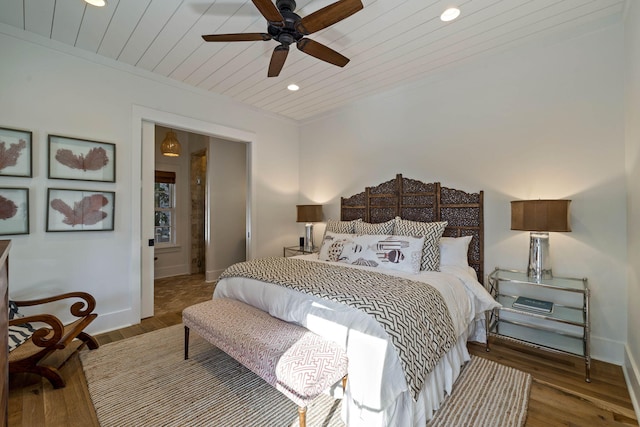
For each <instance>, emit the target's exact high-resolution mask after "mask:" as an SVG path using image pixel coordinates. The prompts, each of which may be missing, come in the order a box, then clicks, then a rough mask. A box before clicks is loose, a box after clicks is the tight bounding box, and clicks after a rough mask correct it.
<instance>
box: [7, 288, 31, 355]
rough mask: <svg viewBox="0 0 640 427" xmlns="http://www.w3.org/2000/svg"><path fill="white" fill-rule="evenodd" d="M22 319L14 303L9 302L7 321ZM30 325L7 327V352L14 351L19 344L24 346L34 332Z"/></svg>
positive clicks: (26, 323)
mask: <svg viewBox="0 0 640 427" xmlns="http://www.w3.org/2000/svg"><path fill="white" fill-rule="evenodd" d="M21 317H24V316H23V315H22V314H20V313H19V312H18V306H17V305H16V303H15V302H13V301H11V300H9V320H12V319H19V318H21ZM35 331H36V330H35V328H34V327H33V325H31V323H28V322H25V323H22V324H20V325H11V326H9V351H13V350H15V349H16V348H17V347H18V346H20V344H24V343H25V342H26V341H27V340H28V339H29V338H31V335H33V333H34V332H35Z"/></svg>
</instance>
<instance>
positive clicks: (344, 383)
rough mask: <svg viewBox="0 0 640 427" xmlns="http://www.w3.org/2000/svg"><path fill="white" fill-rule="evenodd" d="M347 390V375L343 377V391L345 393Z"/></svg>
mask: <svg viewBox="0 0 640 427" xmlns="http://www.w3.org/2000/svg"><path fill="white" fill-rule="evenodd" d="M346 390H347V376H346V375H345V376H344V377H342V392H343V393H344V392H345V391H346Z"/></svg>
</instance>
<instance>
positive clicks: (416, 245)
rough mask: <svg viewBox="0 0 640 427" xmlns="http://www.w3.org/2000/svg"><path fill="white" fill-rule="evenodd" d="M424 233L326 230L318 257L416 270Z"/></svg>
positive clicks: (419, 259)
mask: <svg viewBox="0 0 640 427" xmlns="http://www.w3.org/2000/svg"><path fill="white" fill-rule="evenodd" d="M423 246H424V237H413V236H394V235H384V234H382V235H381V234H373V235H372V234H337V233H331V232H328V233H327V234H326V236H325V238H324V240H323V241H322V247H321V248H320V254H319V258H320V259H321V260H323V261H333V262H344V263H348V264H353V265H366V266H369V267H377V268H382V269H390V270H400V271H406V272H409V273H417V272H419V271H420V265H421V260H422V248H423Z"/></svg>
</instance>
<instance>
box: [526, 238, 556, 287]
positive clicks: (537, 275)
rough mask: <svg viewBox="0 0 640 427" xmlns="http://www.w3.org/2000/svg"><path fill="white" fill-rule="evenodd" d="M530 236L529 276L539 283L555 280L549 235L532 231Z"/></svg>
mask: <svg viewBox="0 0 640 427" xmlns="http://www.w3.org/2000/svg"><path fill="white" fill-rule="evenodd" d="M529 236H530V239H529V266H528V267H527V276H528V277H529V278H530V279H531V280H535V281H537V282H539V281H540V280H541V279H551V278H553V274H552V272H551V263H550V262H549V233H546V232H539V231H532V232H531V234H530V235H529Z"/></svg>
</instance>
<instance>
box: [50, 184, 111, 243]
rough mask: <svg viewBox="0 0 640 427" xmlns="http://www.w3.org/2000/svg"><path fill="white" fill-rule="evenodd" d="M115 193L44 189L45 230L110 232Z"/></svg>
mask: <svg viewBox="0 0 640 427" xmlns="http://www.w3.org/2000/svg"><path fill="white" fill-rule="evenodd" d="M115 198H116V195H115V192H113V191H100V190H72V189H65V188H49V189H47V226H46V231H48V232H49V231H113V226H114V214H115V201H116V200H115Z"/></svg>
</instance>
